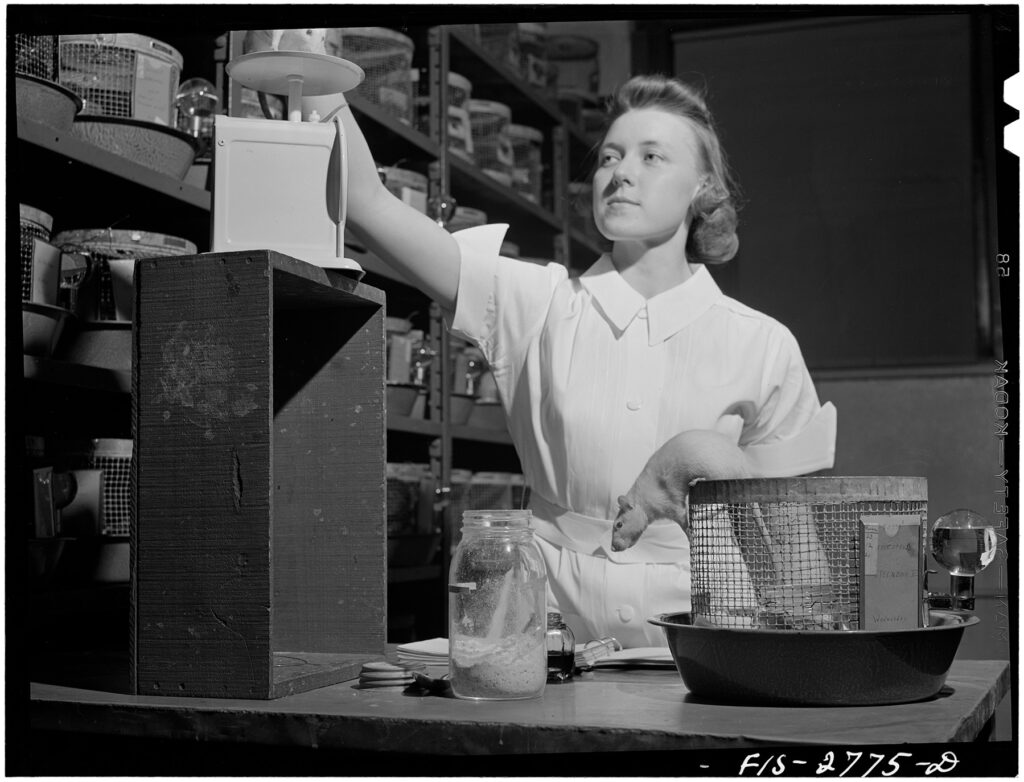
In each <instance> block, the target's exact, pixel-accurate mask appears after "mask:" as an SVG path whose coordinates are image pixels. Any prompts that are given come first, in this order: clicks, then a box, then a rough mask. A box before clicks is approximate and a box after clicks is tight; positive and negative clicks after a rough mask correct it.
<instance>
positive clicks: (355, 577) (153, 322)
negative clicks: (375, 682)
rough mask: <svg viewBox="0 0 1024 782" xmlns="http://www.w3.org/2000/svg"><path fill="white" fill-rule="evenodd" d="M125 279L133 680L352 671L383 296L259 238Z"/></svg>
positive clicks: (238, 693) (252, 679)
mask: <svg viewBox="0 0 1024 782" xmlns="http://www.w3.org/2000/svg"><path fill="white" fill-rule="evenodd" d="M135 280H136V310H135V311H136V317H135V333H134V346H133V351H134V362H133V375H132V383H133V389H132V390H133V395H132V399H133V411H132V412H133V427H134V438H135V460H134V464H133V478H132V480H133V489H134V491H133V497H134V500H133V502H134V513H133V527H132V534H131V540H132V557H131V580H132V599H131V605H132V617H131V620H132V621H131V633H132V639H131V640H132V660H131V670H132V682H133V687H134V690H135V692H137V693H138V694H146V695H154V694H162V695H193V696H203V697H222V698H277V697H280V696H283V695H287V694H290V693H293V692H300V691H303V690H309V689H312V688H315V687H321V686H324V685H327V684H332V683H335V682H338V681H343V680H346V679H351V678H355V677H356V676H358V673H359V668H360V666H361V665H362V663H364V662H365V661H367V660H370V659H378V658H380V657H381V656H383V654H384V647H385V640H386V639H385V630H386V627H387V622H386V617H385V612H386V605H387V600H386V588H387V533H386V516H385V462H384V460H385V445H386V440H385V438H386V425H385V416H384V413H385V411H384V405H385V384H384V294H383V293H382V292H381V291H379V290H377V289H375V288H371V287H369V286H366V285H363V284H361V283H358V282H355V281H354V280H352V279H350V278H347V277H344V276H342V275H341V274H340V273H337V272H327V271H325V270H323V269H321V268H319V267H316V266H312V265H310V264H307V263H304V262H302V261H298V260H295V259H293V258H289V257H287V256H283V255H280V254H278V253H274V252H270V251H251V252H241V253H239V252H233V253H222V254H208V255H197V256H188V257H181V258H161V259H155V260H140V261H138V262H137V264H136V276H135Z"/></svg>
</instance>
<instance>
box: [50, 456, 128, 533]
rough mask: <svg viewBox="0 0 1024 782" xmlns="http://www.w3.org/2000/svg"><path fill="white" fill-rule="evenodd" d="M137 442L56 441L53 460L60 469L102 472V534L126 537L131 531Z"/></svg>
mask: <svg viewBox="0 0 1024 782" xmlns="http://www.w3.org/2000/svg"><path fill="white" fill-rule="evenodd" d="M133 451H134V442H133V441H132V440H130V439H127V438H114V437H111V438H107V437H97V438H92V439H89V440H61V441H58V442H57V445H56V449H55V452H54V454H53V458H54V460H55V462H56V464H57V465H58V466H59V467H60V468H61V469H72V470H73V469H88V470H99V471H100V472H101V473H102V475H103V490H102V497H101V501H102V508H103V511H102V519H103V534H104V535H112V536H117V537H127V536H128V535H129V534H130V530H131V517H132V503H131V499H132V488H131V463H132V454H133Z"/></svg>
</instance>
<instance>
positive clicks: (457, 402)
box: [449, 394, 476, 426]
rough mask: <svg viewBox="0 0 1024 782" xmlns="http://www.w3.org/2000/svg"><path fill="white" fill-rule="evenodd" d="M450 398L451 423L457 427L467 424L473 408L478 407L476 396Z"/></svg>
mask: <svg viewBox="0 0 1024 782" xmlns="http://www.w3.org/2000/svg"><path fill="white" fill-rule="evenodd" d="M450 398H451V401H450V402H449V414H450V416H451V422H452V424H454V425H455V426H460V425H462V424H464V423H466V422H467V421H468V420H469V416H470V415H471V414H472V413H473V407H474V406H475V405H476V396H475V395H473V394H451V397H450Z"/></svg>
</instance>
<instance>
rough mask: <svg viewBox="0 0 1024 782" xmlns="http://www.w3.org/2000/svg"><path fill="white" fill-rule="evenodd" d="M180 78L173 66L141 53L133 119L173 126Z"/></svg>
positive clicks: (136, 69)
mask: <svg viewBox="0 0 1024 782" xmlns="http://www.w3.org/2000/svg"><path fill="white" fill-rule="evenodd" d="M176 79H177V74H176V68H175V67H174V66H172V65H171V64H170V63H167V62H164V61H162V60H158V59H157V58H155V57H148V56H146V55H144V54H140V55H139V56H138V59H137V60H136V64H135V90H134V93H133V96H132V97H133V105H132V117H134V118H135V119H140V120H143V121H145V122H155V123H157V124H159V125H168V126H169V125H171V124H172V122H173V116H172V114H173V109H172V106H173V105H174V89H175V81H176Z"/></svg>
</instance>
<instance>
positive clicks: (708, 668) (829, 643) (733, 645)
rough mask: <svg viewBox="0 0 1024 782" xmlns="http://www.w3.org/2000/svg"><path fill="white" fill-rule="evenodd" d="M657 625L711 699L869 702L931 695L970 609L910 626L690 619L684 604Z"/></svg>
mask: <svg viewBox="0 0 1024 782" xmlns="http://www.w3.org/2000/svg"><path fill="white" fill-rule="evenodd" d="M649 621H650V622H651V624H654V625H657V626H659V627H661V628H662V629H663V630H664V631H665V636H666V638H667V639H668V646H669V651H670V652H671V653H672V659H673V660H675V664H676V668H677V669H678V670H679V674H680V676H682V678H683V683H684V684H685V685H686V688H687V689H688V690H689V691H690V692H691V693H692V694H693V695H695V696H697V697H699V698H702V699H706V700H709V701H718V702H728V703H745V704H761V705H776V706H874V705H884V704H891V703H909V702H911V701H919V700H925V699H927V698H932V697H934V696H935V695H936V694H938V692H939V690H940V689H942V685H943V684H944V683H945V681H946V675H947V674H948V673H949V667H950V665H952V664H953V658H954V656H955V655H956V650H957V648H958V647H959V645H960V639H961V638H962V637H963V633H964V630H965V629H966V628H968V627H970V626H972V625H975V624H977V623H978V618H977V617H975V616H971V615H967V614H962V613H957V612H953V611H932V612H931V626H930V627H923V628H919V629H908V630H814V631H801V630H754V629H732V628H722V627H708V626H704V625H694V624H693V617H692V615H691V614H690V613H689V612H686V613H676V614H661V615H660V616H658V617H656V618H655V619H651V620H649Z"/></svg>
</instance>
